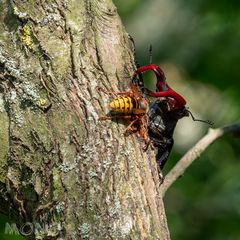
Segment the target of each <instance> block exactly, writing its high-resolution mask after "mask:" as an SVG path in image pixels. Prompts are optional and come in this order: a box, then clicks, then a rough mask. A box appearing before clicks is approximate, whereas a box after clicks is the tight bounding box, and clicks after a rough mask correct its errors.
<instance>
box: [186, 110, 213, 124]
mask: <svg viewBox="0 0 240 240" xmlns="http://www.w3.org/2000/svg"><path fill="white" fill-rule="evenodd" d="M187 112H188V113H189V114H190V116H191V117H192V120H193V121H196V122H203V123H207V124H209V125H213V124H214V123H213V122H211V121H210V120H202V119H196V118H195V117H194V116H193V114H192V113H191V112H190V111H189V110H188V109H187Z"/></svg>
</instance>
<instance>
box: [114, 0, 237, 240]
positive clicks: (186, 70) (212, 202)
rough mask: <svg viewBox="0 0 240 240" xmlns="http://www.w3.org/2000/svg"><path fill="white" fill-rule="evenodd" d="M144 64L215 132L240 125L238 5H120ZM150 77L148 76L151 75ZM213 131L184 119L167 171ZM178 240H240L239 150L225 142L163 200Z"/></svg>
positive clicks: (162, 0) (231, 1)
mask: <svg viewBox="0 0 240 240" xmlns="http://www.w3.org/2000/svg"><path fill="white" fill-rule="evenodd" d="M114 3H115V4H116V6H117V9H118V13H119V14H120V16H121V18H122V21H123V23H124V25H125V27H126V30H127V32H128V33H129V34H131V36H132V37H133V38H134V40H135V44H136V53H137V58H138V61H139V63H140V64H141V65H145V64H148V63H149V53H148V45H149V44H150V43H152V45H153V62H154V63H157V64H159V65H160V66H161V67H162V69H163V70H164V72H165V74H166V77H167V81H168V83H169V84H170V85H171V86H172V87H173V88H174V89H175V90H176V91H178V92H179V93H181V94H182V95H183V96H184V97H185V98H186V100H187V105H188V106H189V107H190V110H191V111H192V112H193V113H194V115H195V116H196V117H198V118H202V119H210V120H212V121H213V122H214V123H215V126H214V127H219V126H223V125H227V124H230V123H233V122H237V121H240V108H239V103H240V94H239V92H240V81H239V64H240V1H239V0H219V1H216V0H212V1H207V0H191V1H188V0H170V1H169V0H145V1H143V0H115V1H114ZM146 77H149V76H146ZM207 128H208V126H206V125H204V124H201V123H197V122H193V121H192V120H191V119H190V118H185V119H182V120H180V122H179V124H178V127H177V129H176V131H175V137H174V138H175V145H174V151H173V152H172V154H171V156H170V159H169V160H168V162H167V165H166V167H165V169H164V170H165V172H167V171H168V170H169V169H170V168H171V167H172V166H173V165H174V164H175V163H176V161H178V159H179V158H180V157H181V156H182V155H183V154H184V153H185V152H186V150H187V149H189V148H190V147H191V146H193V144H194V143H195V142H196V141H197V140H198V139H199V138H200V137H201V136H203V135H204V134H205V133H206V131H207ZM165 204H166V211H167V216H168V222H169V228H170V232H171V236H172V239H173V240H177V239H181V240H182V239H184V240H188V239H191V240H192V239H194V240H198V239H199V240H200V239H201V240H203V239H207V240H209V239H211V240H238V239H240V144H239V138H234V137H233V136H230V135H229V136H226V137H224V138H222V139H220V140H218V141H217V142H215V143H214V144H213V145H211V146H210V147H209V148H208V149H207V151H206V152H205V153H204V154H202V155H201V157H200V158H199V159H198V160H197V161H195V162H194V163H193V165H192V166H191V167H190V168H189V169H188V170H187V172H186V173H185V174H184V176H183V177H182V178H181V179H179V180H178V181H177V182H176V183H175V184H174V186H173V187H172V188H171V189H170V190H169V191H168V192H167V195H166V197H165Z"/></svg>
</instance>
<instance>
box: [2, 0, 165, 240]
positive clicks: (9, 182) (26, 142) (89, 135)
mask: <svg viewBox="0 0 240 240" xmlns="http://www.w3.org/2000/svg"><path fill="white" fill-rule="evenodd" d="M0 18H1V22H0V33H1V35H0V83H1V85H0V124H1V131H0V141H1V151H0V160H1V162H0V188H1V205H0V209H1V211H2V212H4V213H5V214H7V215H10V217H11V218H12V219H14V220H15V221H17V223H18V227H19V229H21V233H22V234H25V235H28V237H29V238H32V239H169V233H168V229H167V224H166V218H165V213H164V208H163V202H162V197H161V193H160V192H159V179H158V172H157V166H156V163H155V158H154V153H153V152H152V151H151V150H148V151H147V152H146V153H144V152H143V151H142V146H143V143H141V142H139V140H138V139H137V137H136V136H129V137H124V136H123V131H124V128H125V126H123V125H121V124H118V123H117V122H113V121H106V122H100V121H98V118H99V116H103V115H105V114H106V113H107V104H108V102H109V101H110V99H109V97H108V96H106V95H104V94H102V93H99V92H98V91H97V89H96V88H97V87H102V88H104V89H107V90H110V91H111V90H114V91H119V90H126V88H127V86H128V84H129V83H130V80H131V76H132V74H133V72H134V69H135V66H134V58H133V53H132V44H131V41H129V37H128V34H127V33H126V32H125V29H124V27H123V26H122V23H121V21H120V19H119V16H118V15H117V11H116V8H115V6H114V5H113V3H112V1H110V0H101V1H99V0H85V1H76V0H75V1H74V0H73V1H64V0H62V1H58V0H55V1H47V2H45V1H41V0H37V1H21V0H14V1H7V0H3V1H1V5H0ZM26 223H28V226H29V227H30V230H29V229H28V231H27V230H26V229H25V228H23V226H25V227H26V226H27V224H26ZM32 226H33V227H34V229H33V231H31V229H32Z"/></svg>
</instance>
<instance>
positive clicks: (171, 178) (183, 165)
mask: <svg viewBox="0 0 240 240" xmlns="http://www.w3.org/2000/svg"><path fill="white" fill-rule="evenodd" d="M229 132H238V133H239V132H240V123H236V124H232V125H229V126H226V127H223V128H218V129H211V128H210V129H209V131H208V133H207V134H206V135H205V136H204V137H203V138H202V139H200V140H199V141H198V142H197V143H196V144H195V146H193V147H192V148H191V149H190V150H188V152H187V153H186V154H185V155H184V156H183V157H182V158H181V159H180V160H179V161H178V162H177V164H176V165H175V166H174V167H173V168H172V169H171V171H170V172H169V173H168V174H167V176H166V178H165V180H164V182H163V184H162V185H161V191H162V194H163V196H164V195H165V193H166V191H167V190H168V189H169V187H170V186H171V185H172V184H173V183H174V182H175V181H176V180H177V179H178V178H179V177H180V176H182V175H183V173H184V172H185V170H186V169H187V168H188V167H189V166H190V164H191V163H192V162H193V161H194V160H196V159H197V158H198V157H199V156H200V154H201V153H202V152H203V151H204V150H205V149H206V148H207V147H208V146H209V145H211V144H212V143H213V142H214V141H215V140H217V139H218V138H220V137H221V136H223V135H224V134H226V133H229Z"/></svg>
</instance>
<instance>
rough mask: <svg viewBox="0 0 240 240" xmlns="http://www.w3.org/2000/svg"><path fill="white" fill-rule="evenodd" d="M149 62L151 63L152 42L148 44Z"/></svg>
mask: <svg viewBox="0 0 240 240" xmlns="http://www.w3.org/2000/svg"><path fill="white" fill-rule="evenodd" d="M149 63H150V64H152V44H151V43H150V44H149Z"/></svg>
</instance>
